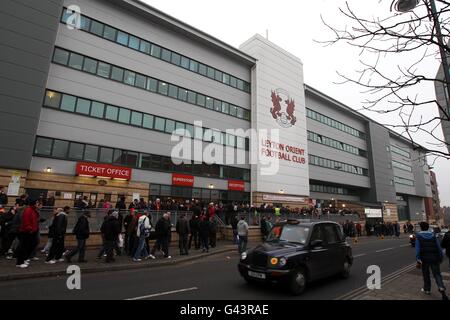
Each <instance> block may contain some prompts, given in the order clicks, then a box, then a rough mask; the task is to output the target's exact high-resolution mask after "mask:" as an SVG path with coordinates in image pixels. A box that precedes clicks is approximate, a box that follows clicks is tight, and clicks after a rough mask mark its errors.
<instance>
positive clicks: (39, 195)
mask: <svg viewBox="0 0 450 320" xmlns="http://www.w3.org/2000/svg"><path fill="white" fill-rule="evenodd" d="M25 193H26V194H27V195H28V199H30V200H37V199H42V200H43V201H44V203H43V205H44V206H45V200H46V199H47V193H48V190H47V189H26V190H25Z"/></svg>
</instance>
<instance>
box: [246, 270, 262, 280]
mask: <svg viewBox="0 0 450 320" xmlns="http://www.w3.org/2000/svg"><path fill="white" fill-rule="evenodd" d="M248 275H249V276H250V277H253V278H258V279H265V278H266V275H265V274H264V273H260V272H253V271H249V272H248Z"/></svg>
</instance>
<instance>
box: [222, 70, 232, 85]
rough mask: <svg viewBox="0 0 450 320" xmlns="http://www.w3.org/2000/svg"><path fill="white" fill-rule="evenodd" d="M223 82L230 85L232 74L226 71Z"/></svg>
mask: <svg viewBox="0 0 450 320" xmlns="http://www.w3.org/2000/svg"><path fill="white" fill-rule="evenodd" d="M222 82H223V83H225V84H228V85H230V75H229V74H226V73H224V74H223V77H222Z"/></svg>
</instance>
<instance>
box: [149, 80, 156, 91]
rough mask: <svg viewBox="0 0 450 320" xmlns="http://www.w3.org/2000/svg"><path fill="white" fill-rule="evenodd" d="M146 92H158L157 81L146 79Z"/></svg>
mask: <svg viewBox="0 0 450 320" xmlns="http://www.w3.org/2000/svg"><path fill="white" fill-rule="evenodd" d="M147 90H148V91H151V92H156V91H157V90H158V80H156V79H153V78H148V81H147Z"/></svg>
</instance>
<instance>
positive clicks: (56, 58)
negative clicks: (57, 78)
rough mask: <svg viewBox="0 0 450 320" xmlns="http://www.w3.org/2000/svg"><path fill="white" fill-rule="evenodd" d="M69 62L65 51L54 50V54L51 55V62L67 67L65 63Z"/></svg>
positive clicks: (67, 53)
mask: <svg viewBox="0 0 450 320" xmlns="http://www.w3.org/2000/svg"><path fill="white" fill-rule="evenodd" d="M68 61H69V52H67V51H65V50H61V49H59V48H55V53H54V54H53V62H56V63H59V64H63V65H65V66H66V65H67V62H68Z"/></svg>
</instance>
